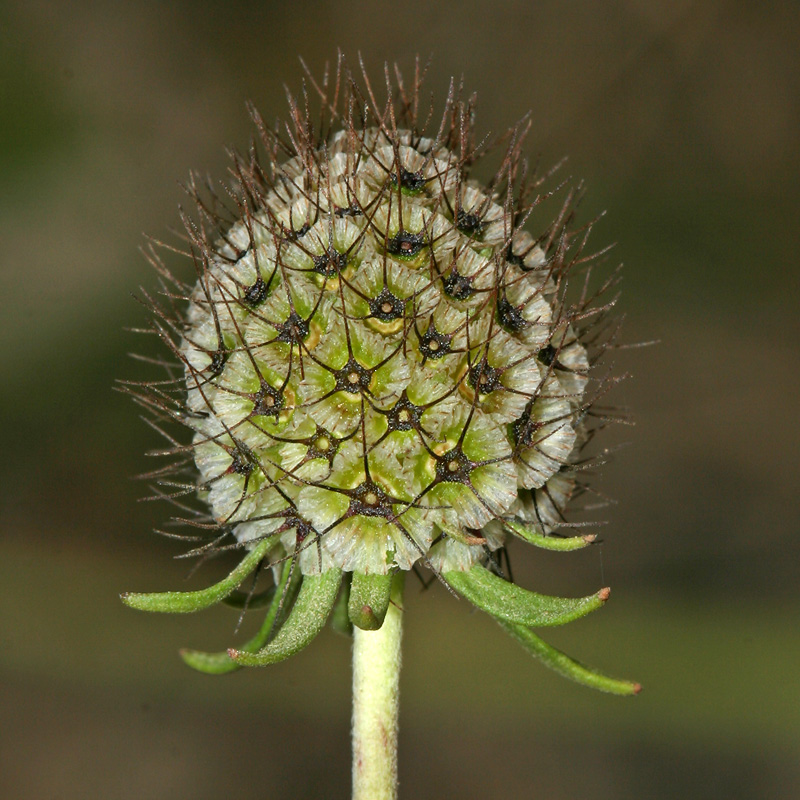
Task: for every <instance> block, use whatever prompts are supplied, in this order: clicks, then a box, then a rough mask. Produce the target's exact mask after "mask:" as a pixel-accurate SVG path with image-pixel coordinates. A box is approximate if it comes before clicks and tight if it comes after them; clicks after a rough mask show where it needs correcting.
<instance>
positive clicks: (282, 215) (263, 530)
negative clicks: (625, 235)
mask: <svg viewBox="0 0 800 800" xmlns="http://www.w3.org/2000/svg"><path fill="white" fill-rule="evenodd" d="M420 83H421V76H420V72H419V69H418V70H417V73H416V74H415V77H414V81H413V85H411V86H410V87H407V86H406V85H405V84H404V82H403V80H402V77H401V76H400V75H399V73H398V75H397V77H396V79H395V80H394V81H390V80H389V78H388V76H387V88H388V90H389V99H388V100H387V101H386V102H385V103H384V104H381V103H379V102H378V100H377V99H376V95H375V93H374V91H373V89H372V87H371V85H370V84H369V81H368V80H367V78H366V76H364V75H361V76H359V77H358V80H356V79H355V78H354V77H352V76H351V75H350V74H349V73H348V72H347V70H346V68H345V66H344V65H343V63H340V65H339V69H338V70H337V71H336V72H335V74H334V75H332V76H331V80H330V81H327V80H326V81H324V82H322V83H320V84H317V83H315V82H313V81H311V85H312V90H311V92H310V93H311V95H312V96H314V95H316V96H317V97H316V100H317V101H319V104H320V105H321V106H322V109H323V123H322V124H321V125H320V126H317V128H316V130H315V126H314V125H313V124H312V113H311V112H310V111H309V106H310V105H311V101H310V100H309V98H308V96H306V95H304V97H305V102H304V103H298V102H296V101H294V100H291V102H290V106H291V119H290V123H289V124H288V125H286V126H284V127H279V128H277V129H276V130H268V129H267V127H266V126H265V125H264V124H263V121H262V120H261V118H260V117H259V116H258V115H257V114H254V119H255V121H256V124H257V127H258V130H259V134H260V141H259V143H258V146H255V145H254V146H253V148H252V149H251V151H250V152H249V153H248V154H246V155H244V156H242V155H236V156H234V162H233V170H232V175H233V181H232V184H231V186H230V187H229V190H228V194H229V196H228V197H227V199H226V201H225V202H222V201H221V200H220V198H219V196H218V195H217V194H216V193H214V192H213V191H212V190H210V189H206V190H203V191H200V190H199V189H198V187H197V186H196V184H194V183H193V184H192V186H191V187H190V189H191V193H192V196H193V198H194V199H195V201H196V203H197V213H196V214H195V216H194V217H193V218H191V219H190V218H189V217H187V218H186V230H187V234H188V243H189V255H190V256H191V258H192V259H193V262H194V264H195V266H196V269H197V283H196V285H195V286H194V287H193V288H192V287H188V286H186V285H185V284H183V283H182V282H180V281H178V280H176V279H175V278H173V277H172V275H171V274H169V273H168V272H167V270H166V268H165V267H164V265H163V264H162V262H161V261H160V259H159V258H158V257H157V255H156V254H155V251H154V252H153V254H152V258H153V261H154V263H155V264H156V266H157V267H158V269H159V270H160V271H161V273H162V275H163V276H164V279H165V284H164V286H165V292H164V294H165V295H166V296H167V297H168V298H169V302H168V303H165V302H164V301H159V302H157V303H154V304H153V305H154V308H155V310H156V314H155V325H154V330H156V331H157V333H158V334H159V335H160V336H161V337H162V338H163V339H164V341H166V342H167V344H168V346H169V347H170V349H171V351H172V354H173V356H175V358H176V362H177V363H178V369H177V370H176V371H175V372H173V373H172V375H171V377H169V378H168V379H167V380H165V381H160V382H155V383H152V384H150V385H147V386H144V387H138V389H137V392H138V394H139V396H140V398H141V400H142V401H143V402H144V403H145V404H146V405H147V406H148V407H150V408H151V409H153V410H155V412H156V414H157V415H158V416H160V417H162V418H164V417H168V418H170V419H172V420H176V421H178V422H180V423H181V424H182V425H184V426H186V427H187V428H189V430H190V431H191V441H190V442H187V443H185V444H184V443H180V442H179V441H177V440H175V439H170V441H171V442H172V445H173V446H172V447H171V448H170V453H171V454H173V455H175V456H177V457H178V458H179V460H180V463H179V464H178V465H177V466H176V465H171V466H172V467H174V468H175V470H176V471H178V472H179V471H180V470H181V469H183V468H185V467H186V466H187V464H188V465H189V466H190V467H192V468H196V470H197V471H199V479H198V480H197V481H194V480H183V479H180V478H175V477H172V478H170V477H169V476H167V475H166V474H161V475H159V478H161V481H160V484H161V486H162V488H161V489H159V494H162V495H163V494H172V495H173V497H178V496H180V495H182V494H188V493H194V492H199V493H200V495H201V497H202V499H203V500H204V501H205V502H206V503H207V506H208V509H209V510H210V511H209V515H208V516H207V517H206V516H203V515H201V514H199V513H194V514H193V515H191V514H190V515H189V518H188V520H187V521H188V522H190V523H191V524H194V525H195V526H196V527H198V528H204V529H207V530H210V531H211V532H212V533H213V542H212V543H211V544H208V545H204V546H202V547H200V548H199V551H200V552H203V551H204V548H208V547H211V546H214V547H218V546H224V544H225V543H231V542H235V543H239V544H241V543H247V546H248V547H249V548H252V547H254V546H255V545H256V543H260V542H265V541H269V542H270V543H271V544H270V546H269V548H268V549H269V551H270V560H272V561H273V562H274V561H277V560H280V559H281V558H290V559H292V561H293V562H296V563H298V564H299V567H300V570H301V571H302V573H303V574H305V575H316V574H320V573H324V572H326V571H327V570H330V569H333V568H338V569H339V570H344V571H345V572H357V573H365V574H385V573H387V572H390V571H392V570H394V569H397V568H399V569H403V570H407V569H411V568H412V567H413V566H414V565H416V564H419V565H424V566H428V567H430V568H432V569H433V570H434V571H436V572H437V573H446V572H452V571H464V570H469V569H471V568H472V567H473V566H474V565H476V564H478V563H480V562H485V560H486V559H487V558H489V557H491V553H492V552H493V551H495V550H496V549H497V548H499V547H500V546H502V544H503V541H504V537H505V536H506V535H507V533H509V532H513V530H514V528H513V526H512V527H509V526H508V525H507V523H508V522H509V521H517V522H519V521H522V522H524V523H525V524H526V525H527V529H528V530H531V531H533V533H534V534H535V535H541V536H548V535H550V534H552V533H553V532H554V531H555V529H556V528H558V527H559V526H561V525H562V524H563V523H564V513H563V512H564V509H565V506H566V504H567V502H568V501H569V500H570V498H571V497H572V495H573V494H575V491H576V478H575V474H574V473H575V469H576V465H577V464H578V462H579V457H578V453H579V450H580V448H581V447H582V446H583V444H585V442H586V441H587V439H588V438H589V436H590V433H591V429H592V428H591V425H589V424H588V421H589V415H590V408H591V406H592V403H593V402H594V401H595V400H596V398H597V397H598V396H599V395H600V394H601V393H602V391H603V389H604V383H603V381H600V380H597V379H596V376H595V375H594V374H593V373H592V370H593V369H595V364H596V361H597V356H598V354H599V353H601V352H602V351H603V349H604V347H605V346H606V345H607V343H608V341H609V338H610V337H611V336H613V333H614V330H615V329H614V328H613V326H607V325H606V323H604V322H603V320H604V318H605V315H606V312H607V310H608V308H609V305H610V304H609V303H608V302H605V301H601V302H598V301H597V294H598V293H595V294H594V295H590V293H589V290H588V288H587V287H588V278H587V277H586V275H587V273H588V268H587V264H588V263H589V262H590V261H591V260H592V258H593V256H590V255H588V254H587V253H586V252H585V244H586V239H587V236H588V231H589V226H586V227H584V228H582V229H575V228H574V225H573V210H574V205H575V202H576V197H577V194H576V193H575V192H566V196H565V198H564V200H563V202H562V203H561V204H560V205H559V206H558V213H557V214H556V219H555V221H554V222H552V223H551V224H549V225H547V226H546V228H545V230H543V231H541V232H539V235H538V236H534V235H531V234H530V233H528V232H527V231H526V230H524V229H523V228H524V226H525V225H526V224H527V223H529V221H530V220H529V218H530V216H531V212H532V210H533V209H535V208H536V207H537V206H538V205H539V204H540V202H542V201H543V200H544V199H546V198H547V197H549V195H547V194H545V193H544V192H543V190H542V189H541V185H542V180H540V179H539V178H537V176H535V175H531V174H529V172H528V170H527V165H526V163H525V161H524V160H523V159H522V157H521V156H520V145H521V141H522V139H523V136H524V133H525V132H526V129H527V127H526V125H524V124H523V125H520V126H518V127H517V128H515V129H513V130H512V131H510V132H509V133H508V134H507V136H506V137H505V138H504V140H501V146H502V147H504V148H505V149H504V150H503V151H501V158H500V163H499V167H498V169H497V172H496V174H495V175H494V177H493V178H492V179H491V180H490V181H489V182H488V184H486V185H482V184H481V183H479V182H477V181H476V180H474V179H473V178H472V177H471V174H472V172H473V168H474V165H475V163H476V161H477V160H478V157H479V155H481V154H482V152H483V148H481V147H480V146H478V145H476V144H475V141H474V137H473V131H472V102H471V101H466V102H464V101H462V100H461V99H460V97H459V93H458V92H457V91H456V90H454V89H453V87H452V86H451V90H450V94H449V96H448V101H447V103H446V107H445V110H444V113H443V115H442V117H441V122H440V123H439V124H438V125H436V126H434V128H433V129H432V130H427V131H426V127H427V126H426V125H425V123H424V122H421V120H420V115H419V107H420ZM573 273H581V275H580V284H581V286H582V287H583V288H581V289H578V290H577V291H576V293H575V295H576V296H575V297H574V298H573V299H571V300H569V302H568V297H569V296H568V295H567V291H566V290H567V279H568V276H570V275H571V274H573ZM609 285H610V284H608V283H607V284H606V285H604V286H603V287H601V290H600V293H601V294H602V293H603V292H605V291H607V290H608V287H609ZM184 301H188V309H185V310H184V309H182V308H181V306H182V305H184V304H185V303H184ZM166 306H174V307H175V308H177V309H178V310H177V311H176V312H174V313H173V311H172V310H171V309H168V308H167V307H166ZM165 486H166V487H167V488H163V487H165Z"/></svg>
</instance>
